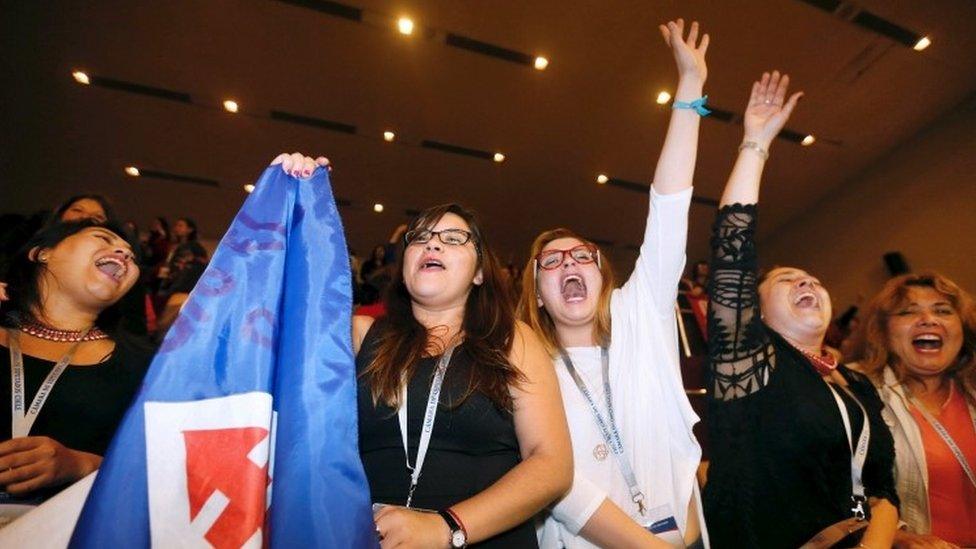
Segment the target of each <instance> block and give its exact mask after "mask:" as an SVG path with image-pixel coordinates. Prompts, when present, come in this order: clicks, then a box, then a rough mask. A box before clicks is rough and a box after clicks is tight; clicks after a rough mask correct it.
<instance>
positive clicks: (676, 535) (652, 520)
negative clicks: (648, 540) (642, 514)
mask: <svg viewBox="0 0 976 549" xmlns="http://www.w3.org/2000/svg"><path fill="white" fill-rule="evenodd" d="M646 518H647V520H645V521H644V522H642V523H641V526H643V527H644V529H645V530H647V531H648V532H650V533H652V534H654V535H655V536H657V538H658V539H660V540H662V541H665V542H667V543H668V545H670V546H671V547H681V548H683V547H684V546H685V539H684V536H683V535H682V534H681V530H679V529H678V521H677V520H675V518H674V513H672V512H671V506H670V505H668V504H664V505H660V506H658V507H655V508H653V509H649V510H648V512H647V517H646Z"/></svg>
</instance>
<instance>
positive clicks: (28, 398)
mask: <svg viewBox="0 0 976 549" xmlns="http://www.w3.org/2000/svg"><path fill="white" fill-rule="evenodd" d="M124 234H125V233H124V231H123V230H122V228H121V227H118V226H115V225H114V224H112V223H111V222H104V223H103V222H100V221H97V220H95V219H91V218H86V219H81V220H80V221H75V222H70V223H54V224H52V225H49V226H47V227H45V228H43V229H41V231H40V232H38V233H37V234H36V235H35V236H34V237H33V238H32V239H31V240H30V241H29V242H28V243H27V246H26V247H25V248H24V250H23V251H22V252H21V253H19V254H18V255H17V256H16V257H15V258H14V261H13V262H12V263H11V266H10V269H9V271H8V273H7V275H8V278H7V280H8V282H9V283H10V286H9V289H8V291H9V293H10V299H9V301H5V302H3V303H2V304H0V400H2V401H3V403H4V404H3V405H2V406H0V502H14V503H23V502H25V501H26V502H28V503H37V502H38V501H39V500H41V499H44V498H45V497H47V496H50V495H51V494H53V493H54V492H57V491H58V490H60V489H61V488H63V487H64V486H65V485H67V484H70V483H72V482H75V481H77V480H78V479H80V478H81V477H84V476H85V475H87V474H89V473H91V472H92V471H94V470H95V469H97V468H98V466H99V465H100V464H101V461H102V457H101V456H102V455H103V454H104V453H105V450H106V449H107V447H108V444H109V441H111V439H112V435H113V433H114V432H115V428H116V427H117V426H118V424H119V422H120V421H121V419H122V416H123V414H124V413H125V410H126V408H127V407H128V405H129V402H130V401H131V400H132V397H133V395H135V392H136V390H137V388H138V386H139V383H140V382H141V381H142V376H143V374H144V373H145V370H146V368H147V366H148V364H149V361H150V359H151V356H152V355H151V350H150V349H148V348H145V347H144V346H143V345H141V344H139V343H138V341H136V340H134V339H132V338H130V337H118V335H119V330H118V322H119V319H120V316H121V310H120V308H119V305H118V304H119V300H120V299H121V298H122V296H123V295H125V294H126V292H128V291H129V290H130V289H131V288H132V286H133V284H135V282H136V279H137V278H138V277H139V267H138V266H137V265H136V264H135V262H134V261H133V252H132V247H131V245H130V244H129V243H128V242H127V241H126V240H125V239H124V238H123V235H124ZM56 364H61V365H62V366H61V367H56ZM58 372H61V374H58ZM12 379H19V380H22V382H20V383H17V384H13V383H11V380H12ZM42 386H44V387H48V388H49V389H50V390H49V392H42V391H41V390H40V389H41V387H42ZM18 388H19V390H18ZM45 395H46V396H45ZM12 399H13V400H14V401H16V402H21V403H22V405H21V406H18V407H17V410H14V406H13V404H12ZM32 410H35V411H36V410H39V411H36V412H32Z"/></svg>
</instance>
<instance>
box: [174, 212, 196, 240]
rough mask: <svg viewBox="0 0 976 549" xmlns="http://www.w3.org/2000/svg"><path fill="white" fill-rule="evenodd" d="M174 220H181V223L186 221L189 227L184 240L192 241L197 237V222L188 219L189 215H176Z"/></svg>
mask: <svg viewBox="0 0 976 549" xmlns="http://www.w3.org/2000/svg"><path fill="white" fill-rule="evenodd" d="M176 221H177V222H179V221H182V222H183V223H186V224H187V226H188V227H190V234H188V235H186V241H187V242H193V241H194V240H196V239H197V222H196V221H194V220H192V219H190V218H189V217H177V218H176Z"/></svg>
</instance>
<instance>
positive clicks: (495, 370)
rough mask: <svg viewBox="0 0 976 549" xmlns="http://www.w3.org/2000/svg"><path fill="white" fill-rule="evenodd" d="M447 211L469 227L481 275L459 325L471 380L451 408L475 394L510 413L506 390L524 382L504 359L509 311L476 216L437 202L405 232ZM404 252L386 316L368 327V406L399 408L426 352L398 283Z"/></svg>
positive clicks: (511, 328)
mask: <svg viewBox="0 0 976 549" xmlns="http://www.w3.org/2000/svg"><path fill="white" fill-rule="evenodd" d="M448 213H452V214H454V215H457V216H458V217H460V218H461V219H463V220H464V221H465V222H466V223H467V224H468V226H469V227H470V230H471V240H472V243H473V244H474V246H475V249H476V250H477V252H478V268H480V269H481V274H482V282H481V284H477V285H473V286H472V287H471V291H470V293H469V294H468V299H467V301H466V303H465V307H464V318H463V320H462V324H461V329H462V333H463V336H464V350H465V352H466V353H467V354H468V355H469V356H470V357H471V359H472V368H471V377H470V379H469V380H468V387H467V389H466V390H465V392H464V393H463V395H462V396H461V398H460V399H459V400H458V401H456V402H454V403H452V405H454V406H459V405H460V404H461V403H462V402H464V400H466V399H467V398H468V397H469V396H471V395H472V394H473V393H474V392H475V391H478V392H481V393H483V394H484V395H485V396H487V397H488V398H489V399H491V401H492V402H493V403H494V404H495V405H496V406H498V407H499V408H501V409H503V410H508V411H512V409H513V402H512V395H511V393H510V388H511V387H512V386H514V385H517V384H518V383H520V382H522V381H523V380H524V378H523V376H522V374H521V373H520V372H519V371H518V369H516V368H515V366H513V365H512V364H511V363H510V362H509V358H508V356H509V352H510V351H511V349H512V342H513V337H514V333H515V312H514V311H513V308H512V300H511V298H510V297H509V290H508V286H507V285H506V284H505V282H504V279H503V278H502V277H501V267H500V266H499V263H498V259H497V258H496V257H495V254H494V253H493V252H492V251H491V248H490V247H489V246H488V242H487V241H486V239H485V235H484V233H483V232H482V230H481V225H480V224H479V223H478V219H477V217H476V216H475V214H474V212H472V211H470V210H468V209H466V208H464V207H463V206H461V205H459V204H443V205H440V206H434V207H431V208H428V209H426V210H424V211H423V212H421V213H420V214H419V215H418V216H417V217H416V218H414V219H413V221H411V222H410V225H409V226H408V230H414V229H418V228H419V229H430V228H432V227H434V225H436V224H437V222H438V221H439V220H440V219H441V218H442V217H444V215H445V214H448ZM405 252H406V248H405V247H404V249H403V250H401V252H400V254H399V257H398V261H397V265H396V269H395V270H394V272H393V280H392V282H391V284H390V287H389V289H388V290H387V294H386V300H385V302H386V316H384V317H382V318H381V319H379V320H377V321H376V325H375V327H374V328H373V330H374V331H375V332H376V334H377V335H376V339H375V345H374V347H373V349H375V354H374V355H373V360H372V362H370V364H369V366H367V367H366V368H365V369H364V370H363V373H362V374H361V375H362V376H366V377H368V378H369V386H370V393H371V395H372V397H373V404H374V405H376V404H378V403H379V402H382V403H384V404H386V405H387V406H390V407H393V408H396V407H397V406H399V404H400V403H399V399H400V391H401V389H402V386H403V383H405V380H409V379H411V378H412V377H413V375H414V373H415V372H416V371H417V364H418V363H419V362H420V359H421V358H423V356H424V355H425V351H427V350H428V349H429V346H428V336H429V335H430V334H429V332H428V330H427V328H425V327H424V326H423V325H422V324H420V322H418V321H417V319H416V318H415V317H414V316H413V308H412V307H411V302H412V298H411V297H410V292H409V291H408V290H407V286H406V284H405V283H404V281H403V260H404V255H405Z"/></svg>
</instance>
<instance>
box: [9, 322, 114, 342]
mask: <svg viewBox="0 0 976 549" xmlns="http://www.w3.org/2000/svg"><path fill="white" fill-rule="evenodd" d="M18 324H19V326H18V328H20V331H21V332H24V333H25V334H28V335H32V336H34V337H37V338H40V339H46V340H48V341H57V342H59V343H61V342H65V343H77V342H79V341H98V340H100V339H106V338H108V334H107V333H105V332H103V331H102V330H101V329H100V328H99V327H98V326H92V328H91V329H90V330H61V329H58V328H53V327H51V326H48V325H46V324H41V323H40V322H38V321H37V320H36V319H34V318H26V319H23V320H21V321H20V322H19V323H18ZM86 332H87V333H86Z"/></svg>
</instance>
